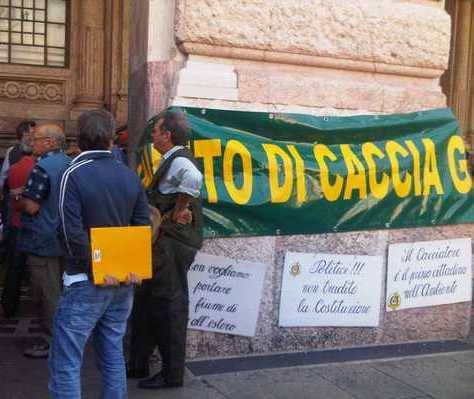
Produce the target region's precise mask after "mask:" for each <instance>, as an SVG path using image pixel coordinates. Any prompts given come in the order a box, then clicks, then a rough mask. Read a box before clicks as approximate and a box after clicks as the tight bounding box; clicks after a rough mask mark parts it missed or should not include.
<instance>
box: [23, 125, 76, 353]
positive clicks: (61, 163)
mask: <svg viewBox="0 0 474 399" xmlns="http://www.w3.org/2000/svg"><path fill="white" fill-rule="evenodd" d="M64 145H65V136H64V132H63V130H62V129H61V127H59V126H58V125H55V124H42V125H39V126H37V127H36V129H35V131H34V133H33V155H34V156H36V157H37V163H36V165H35V167H34V168H33V170H32V171H31V173H30V175H29V177H28V180H27V183H26V186H25V189H24V190H23V193H22V200H21V207H22V208H23V214H22V219H21V224H22V228H21V230H20V233H19V237H18V250H19V251H20V252H24V253H25V254H27V258H26V264H27V265H28V268H29V271H30V281H31V288H32V296H33V300H34V302H35V303H36V304H37V306H38V307H39V310H40V321H41V327H42V329H43V330H44V333H45V334H46V335H47V336H48V337H50V336H51V327H52V320H53V315H54V311H55V310H56V305H57V302H58V298H59V294H60V292H61V272H62V262H63V255H64V251H63V248H62V245H61V243H60V241H59V239H58V236H57V230H58V227H59V214H58V198H59V185H60V181H61V176H62V174H63V172H64V171H65V170H66V168H67V167H68V165H69V162H70V159H69V157H68V156H66V155H65V154H64V152H63V148H64ZM48 350H49V343H48V342H44V343H39V344H36V345H34V346H33V347H31V348H28V349H27V350H25V352H24V354H25V356H28V357H33V358H45V357H47V356H48Z"/></svg>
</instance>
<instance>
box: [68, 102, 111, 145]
mask: <svg viewBox="0 0 474 399" xmlns="http://www.w3.org/2000/svg"><path fill="white" fill-rule="evenodd" d="M78 129H79V133H78V136H77V144H78V145H79V148H80V149H81V150H82V151H89V150H108V149H109V147H110V141H111V140H113V139H114V137H115V134H114V132H115V121H114V117H113V116H112V114H111V113H110V112H108V111H106V110H98V111H87V112H84V113H82V114H81V115H80V116H79V120H78Z"/></svg>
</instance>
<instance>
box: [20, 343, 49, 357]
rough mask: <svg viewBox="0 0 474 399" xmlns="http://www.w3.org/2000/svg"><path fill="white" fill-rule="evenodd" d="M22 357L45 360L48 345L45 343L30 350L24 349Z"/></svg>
mask: <svg viewBox="0 0 474 399" xmlns="http://www.w3.org/2000/svg"><path fill="white" fill-rule="evenodd" d="M23 355H24V356H26V357H29V358H31V359H46V358H47V357H48V355H49V344H48V343H47V342H45V343H41V344H34V345H33V346H32V347H31V348H28V349H26V350H25V351H24V352H23Z"/></svg>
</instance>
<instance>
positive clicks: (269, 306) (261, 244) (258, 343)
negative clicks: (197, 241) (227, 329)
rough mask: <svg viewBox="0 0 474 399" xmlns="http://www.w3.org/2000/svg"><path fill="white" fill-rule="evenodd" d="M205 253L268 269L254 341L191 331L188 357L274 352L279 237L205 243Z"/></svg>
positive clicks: (249, 338)
mask: <svg viewBox="0 0 474 399" xmlns="http://www.w3.org/2000/svg"><path fill="white" fill-rule="evenodd" d="M201 252H203V253H206V254H210V255H217V256H226V257H229V258H232V259H239V260H246V261H251V262H259V263H263V264H265V265H266V267H267V268H266V272H265V278H264V282H263V293H262V300H261V303H260V312H259V316H258V319H257V328H256V333H255V336H254V337H243V336H238V335H229V334H220V333H212V332H203V331H197V330H189V332H188V345H187V356H188V357H189V358H194V357H203V356H204V357H205V356H232V355H239V354H251V353H255V352H270V351H271V350H272V348H271V335H272V326H273V323H274V320H273V308H274V306H275V305H274V303H273V302H274V295H273V294H274V287H273V274H274V267H275V266H274V263H275V262H274V253H275V237H249V238H226V239H223V238H221V239H213V240H205V242H204V246H203V248H202V249H201Z"/></svg>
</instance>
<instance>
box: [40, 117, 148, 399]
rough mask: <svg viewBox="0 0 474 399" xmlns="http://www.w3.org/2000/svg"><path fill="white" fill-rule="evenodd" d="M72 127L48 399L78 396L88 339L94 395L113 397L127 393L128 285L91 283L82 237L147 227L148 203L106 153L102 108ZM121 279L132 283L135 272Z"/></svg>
mask: <svg viewBox="0 0 474 399" xmlns="http://www.w3.org/2000/svg"><path fill="white" fill-rule="evenodd" d="M78 127H79V135H78V145H79V148H80V149H81V150H82V151H83V152H82V153H81V154H80V155H78V156H77V157H76V158H74V160H73V161H72V163H71V166H70V167H69V168H68V169H67V170H66V171H65V172H64V175H63V178H62V181H61V188H60V195H59V213H60V217H61V222H62V223H61V232H62V236H63V241H64V246H65V248H66V258H65V273H64V276H63V280H64V287H65V288H64V292H63V295H62V296H61V299H60V301H59V304H58V308H57V311H56V314H55V317H54V324H53V340H52V344H51V351H50V356H49V377H50V378H49V393H50V397H51V398H61V399H62V398H67V399H79V398H80V397H81V381H80V374H81V363H82V356H83V353H84V347H85V345H86V342H87V340H88V338H89V337H90V336H91V335H92V336H93V338H94V339H93V341H94V348H95V352H96V359H97V365H98V367H99V370H100V372H101V375H102V381H103V384H102V393H101V394H100V397H101V398H110V399H112V398H114V399H120V398H124V397H126V393H127V380H126V375H125V361H124V357H123V346H122V340H123V336H124V334H125V330H126V324H127V318H128V316H129V314H130V312H131V310H132V304H133V287H132V286H131V285H127V284H122V285H119V284H118V281H117V280H116V279H115V278H114V277H113V276H106V278H105V279H104V285H103V286H99V285H94V283H93V282H92V281H91V278H90V276H91V246H90V240H89V231H90V229H91V228H94V227H123V226H146V225H149V224H150V220H149V211H148V202H147V199H146V195H145V192H144V190H143V188H142V186H141V182H140V179H139V178H138V176H137V175H136V174H135V173H134V172H133V171H132V170H131V169H130V168H128V167H127V166H125V165H124V164H123V163H121V162H119V161H117V160H115V159H114V157H113V155H112V153H111V151H110V148H111V147H112V143H113V139H114V120H113V117H112V115H111V114H110V113H109V112H107V111H105V110H102V111H89V112H85V113H83V114H82V115H81V116H80V117H79V121H78ZM117 245H123V243H122V244H121V243H117ZM128 280H129V282H130V283H132V284H133V283H137V282H138V279H137V276H136V275H134V274H130V276H129V279H128Z"/></svg>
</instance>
